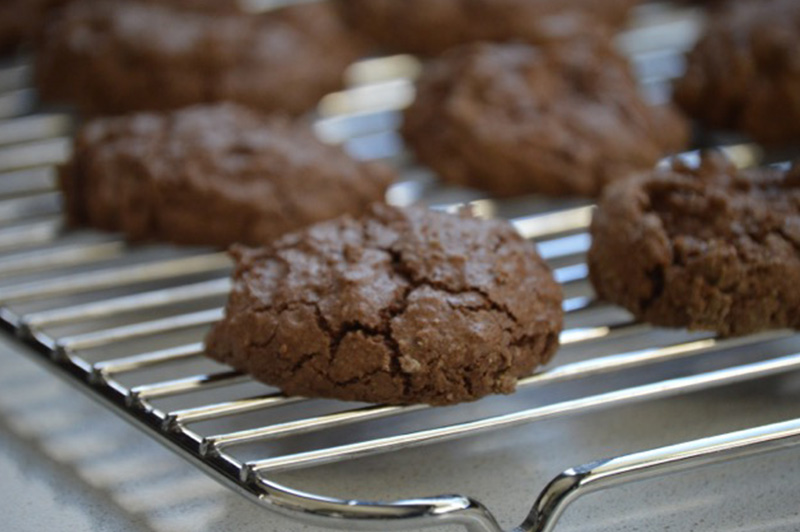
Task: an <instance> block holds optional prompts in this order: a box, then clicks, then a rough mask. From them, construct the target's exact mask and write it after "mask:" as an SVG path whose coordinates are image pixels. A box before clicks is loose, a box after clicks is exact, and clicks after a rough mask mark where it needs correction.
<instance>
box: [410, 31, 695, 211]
mask: <svg viewBox="0 0 800 532" xmlns="http://www.w3.org/2000/svg"><path fill="white" fill-rule="evenodd" d="M403 136H404V137H405V139H406V141H407V142H408V144H409V145H410V146H411V147H412V148H413V149H414V153H415V155H416V157H417V158H418V159H419V160H420V161H421V162H422V163H424V164H426V165H428V166H430V167H431V168H432V169H433V170H434V171H436V173H437V174H438V175H439V176H441V177H442V178H443V179H445V180H446V181H450V182H453V183H457V184H460V185H465V186H470V187H475V188H480V189H484V190H487V191H489V192H491V193H492V194H494V195H497V196H513V195H519V194H530V193H535V192H539V193H544V194H553V195H570V194H572V195H589V196H594V195H597V194H599V193H600V191H601V190H602V188H603V187H604V186H605V185H606V184H608V183H610V182H612V181H614V180H617V179H623V178H625V177H628V176H630V175H631V173H633V172H636V171H640V170H643V169H649V168H652V166H653V165H654V164H655V163H656V161H658V160H659V159H660V158H661V157H662V156H663V155H665V154H666V153H669V152H671V151H675V150H679V149H680V148H681V147H682V146H683V145H684V144H685V143H686V141H687V137H688V126H687V123H686V122H685V120H684V119H683V117H682V116H680V115H679V114H678V113H677V112H676V111H675V109H673V108H671V107H663V108H658V107H653V106H651V105H649V104H648V102H647V101H646V100H645V98H644V97H643V96H642V94H641V93H640V92H639V88H638V86H637V83H636V80H635V79H634V77H633V75H632V74H631V72H630V68H629V65H628V62H627V60H626V59H625V58H623V57H622V56H621V55H619V54H618V53H617V52H616V51H614V49H613V47H612V45H611V43H610V41H607V40H606V39H593V38H592V39H588V38H587V39H577V40H574V41H571V42H569V43H562V44H557V45H550V46H542V47H533V46H528V45H523V44H474V45H466V46H462V47H459V48H455V49H453V50H451V51H449V52H447V53H445V54H444V55H442V56H441V57H440V58H438V59H436V60H434V61H431V62H430V63H429V64H428V65H427V66H426V68H425V71H424V72H423V74H422V76H421V77H420V79H419V81H418V83H417V95H416V99H415V100H414V102H413V103H412V105H411V106H410V107H408V109H406V111H405V115H404V123H403Z"/></svg>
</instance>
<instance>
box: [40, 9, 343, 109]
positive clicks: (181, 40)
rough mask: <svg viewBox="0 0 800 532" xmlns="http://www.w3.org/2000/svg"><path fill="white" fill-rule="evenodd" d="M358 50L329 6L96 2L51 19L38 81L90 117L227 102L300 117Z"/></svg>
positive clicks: (44, 92) (47, 94)
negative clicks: (246, 9) (227, 9)
mask: <svg viewBox="0 0 800 532" xmlns="http://www.w3.org/2000/svg"><path fill="white" fill-rule="evenodd" d="M358 54H359V46H358V44H357V42H356V41H355V40H354V39H353V38H351V37H350V35H349V34H348V32H347V31H346V30H345V28H344V27H343V26H342V24H341V23H340V21H339V20H338V18H337V16H336V14H335V13H334V12H333V8H331V7H330V6H328V5H326V4H315V5H311V4H308V5H301V6H294V7H289V8H285V9H283V10H279V11H275V12H269V13H267V14H264V15H246V14H218V13H213V14H212V13H205V12H198V11H187V10H178V9H173V8H170V7H167V6H162V5H156V4H150V3H141V2H133V1H125V2H120V1H118V0H100V1H99V2H98V1H92V0H89V1H83V2H78V3H74V4H71V5H70V6H69V7H68V8H66V9H65V10H64V11H63V12H62V14H61V16H60V17H58V18H57V19H55V20H54V21H53V23H52V24H50V25H49V26H48V28H47V30H46V31H45V36H44V38H43V40H42V45H41V50H40V51H39V54H38V57H37V65H36V67H37V70H36V84H37V86H38V88H39V91H40V94H41V96H42V98H43V99H45V100H50V101H59V102H66V103H72V104H75V105H77V106H78V107H79V109H80V110H81V111H83V112H84V113H88V114H114V113H122V112H127V111H132V110H166V109H173V108H178V107H182V106H186V105H191V104H196V103H208V102H217V101H224V100H229V101H235V102H238V103H243V104H246V105H248V106H251V107H254V108H257V109H260V110H263V111H285V112H288V113H293V114H298V113H302V112H304V111H307V110H309V109H310V108H311V107H312V106H313V105H314V104H315V103H316V102H317V100H318V99H319V98H320V97H321V96H323V95H324V94H326V93H328V92H330V91H332V90H336V89H337V88H339V87H340V86H341V83H342V72H343V70H344V69H345V67H346V66H347V65H348V64H349V63H350V62H351V61H352V60H354V59H356V58H357V56H358Z"/></svg>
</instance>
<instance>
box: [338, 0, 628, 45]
mask: <svg viewBox="0 0 800 532" xmlns="http://www.w3.org/2000/svg"><path fill="white" fill-rule="evenodd" d="M636 3H638V0H605V1H603V2H597V1H596V0H436V1H431V0H404V1H400V2H399V1H397V0H339V1H338V4H337V5H338V7H339V8H340V10H341V11H342V13H343V15H344V17H345V19H346V20H347V21H348V22H349V23H350V24H351V25H352V26H353V27H354V28H355V29H356V30H357V31H359V32H360V33H362V34H363V35H365V36H367V37H368V38H370V39H371V40H372V41H374V42H375V43H377V44H378V45H380V46H381V47H382V48H384V49H387V50H390V51H399V52H411V53H417V54H423V55H430V54H438V53H440V52H442V51H444V50H446V49H447V48H451V47H452V46H455V45H458V44H463V43H467V42H474V41H509V40H521V41H525V42H529V43H536V44H538V43H542V42H550V41H552V40H563V39H565V38H569V37H574V36H577V35H581V34H582V33H584V32H586V31H595V29H596V27H597V26H607V27H618V26H620V25H622V23H624V22H625V20H626V18H627V15H628V12H629V11H630V9H631V7H633V6H634V5H635V4H636Z"/></svg>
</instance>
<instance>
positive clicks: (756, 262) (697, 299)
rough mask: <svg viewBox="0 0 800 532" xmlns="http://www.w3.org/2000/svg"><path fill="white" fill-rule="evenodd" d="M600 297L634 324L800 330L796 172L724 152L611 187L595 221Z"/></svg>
mask: <svg viewBox="0 0 800 532" xmlns="http://www.w3.org/2000/svg"><path fill="white" fill-rule="evenodd" d="M592 239H593V242H592V247H591V250H590V252H589V268H590V273H591V280H592V283H593V284H594V286H595V289H596V291H597V294H598V295H599V296H600V297H602V298H604V299H607V300H609V301H612V302H614V303H617V304H619V305H622V306H623V307H625V308H627V309H628V310H630V311H631V312H632V313H633V314H634V315H635V316H636V317H637V318H639V319H642V320H645V321H648V322H651V323H655V324H657V325H664V326H669V327H688V328H690V329H703V330H712V331H716V332H718V333H720V334H722V335H726V336H727V335H740V334H747V333H752V332H756V331H759V330H762V329H773V328H784V327H788V328H795V329H797V328H800V289H798V287H800V167H796V166H795V167H794V168H792V169H791V170H789V171H788V172H787V171H782V170H778V169H757V170H747V171H737V170H736V169H735V168H734V167H733V166H732V165H730V163H728V162H727V161H726V160H725V159H724V158H723V157H722V156H721V155H714V156H706V157H704V158H703V160H702V163H701V165H700V166H699V168H696V169H691V168H687V167H686V166H684V165H683V164H681V163H676V164H674V165H673V167H672V168H671V169H661V170H656V171H655V172H653V173H651V174H649V175H645V176H642V177H641V178H637V179H633V180H629V181H625V182H621V183H615V184H613V185H611V186H610V187H609V188H608V189H607V190H606V192H605V193H604V195H603V198H602V200H601V201H600V204H599V206H598V209H597V212H596V213H595V217H594V220H593V222H592Z"/></svg>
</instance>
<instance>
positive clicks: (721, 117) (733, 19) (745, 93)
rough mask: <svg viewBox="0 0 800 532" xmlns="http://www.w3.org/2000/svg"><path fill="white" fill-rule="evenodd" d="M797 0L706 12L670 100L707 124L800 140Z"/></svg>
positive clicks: (774, 139) (775, 140)
mask: <svg viewBox="0 0 800 532" xmlns="http://www.w3.org/2000/svg"><path fill="white" fill-rule="evenodd" d="M798 57H800V2H797V1H796V0H764V1H759V2H754V1H752V0H749V1H742V0H740V1H738V2H732V3H730V4H727V5H726V6H725V8H723V9H721V10H720V11H719V12H715V13H714V15H713V16H711V17H709V22H708V27H707V28H706V31H705V34H704V35H703V36H702V38H701V39H700V40H699V41H698V43H697V45H696V46H695V48H694V49H693V50H692V51H691V52H690V53H689V57H688V67H687V70H686V73H685V75H684V77H683V78H682V79H680V80H679V81H678V82H677V84H676V87H675V101H676V102H677V103H678V104H680V105H681V107H683V108H684V109H685V110H686V112H687V113H689V114H690V115H691V116H692V117H694V118H696V119H698V120H699V121H701V122H702V123H703V124H705V125H707V126H709V127H712V128H722V129H735V130H741V131H743V132H745V133H747V134H749V135H751V136H752V137H753V138H755V139H756V140H757V141H759V142H762V143H767V144H783V143H790V142H792V141H797V140H800V61H798Z"/></svg>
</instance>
